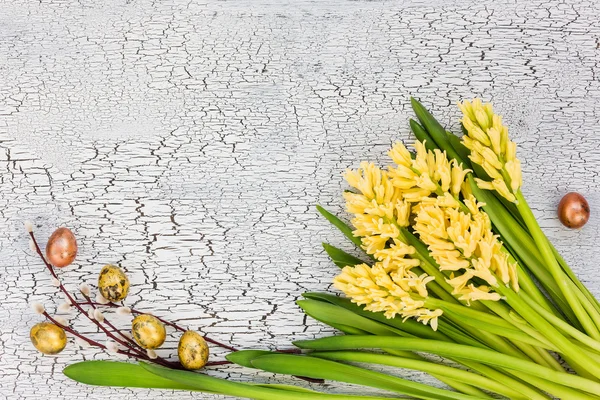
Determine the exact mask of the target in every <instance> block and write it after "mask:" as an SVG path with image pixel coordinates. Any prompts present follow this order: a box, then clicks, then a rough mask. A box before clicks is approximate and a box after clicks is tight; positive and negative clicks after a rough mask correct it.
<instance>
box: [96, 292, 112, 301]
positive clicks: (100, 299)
mask: <svg viewBox="0 0 600 400" xmlns="http://www.w3.org/2000/svg"><path fill="white" fill-rule="evenodd" d="M96 303H99V304H108V303H110V301H108V300H106V298H105V297H104V296H102V294H101V293H100V292H98V293H96Z"/></svg>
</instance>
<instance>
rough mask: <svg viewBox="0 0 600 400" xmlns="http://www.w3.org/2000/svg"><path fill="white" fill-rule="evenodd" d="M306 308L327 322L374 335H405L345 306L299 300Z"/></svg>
mask: <svg viewBox="0 0 600 400" xmlns="http://www.w3.org/2000/svg"><path fill="white" fill-rule="evenodd" d="M296 304H298V305H299V306H300V308H302V310H304V312H305V313H307V314H309V315H310V316H312V317H313V318H315V319H317V320H319V321H321V322H325V323H327V324H329V323H333V324H342V325H349V326H353V327H355V328H358V329H361V330H363V331H367V332H369V333H371V334H374V335H382V336H389V335H398V336H405V334H404V332H403V331H401V330H399V329H395V328H392V327H391V326H388V325H384V324H381V323H379V322H376V321H373V320H370V319H368V318H365V317H361V316H360V315H357V314H355V313H353V312H352V311H349V310H346V309H345V308H342V307H339V306H336V305H333V304H330V303H325V302H323V301H317V300H298V301H297V302H296Z"/></svg>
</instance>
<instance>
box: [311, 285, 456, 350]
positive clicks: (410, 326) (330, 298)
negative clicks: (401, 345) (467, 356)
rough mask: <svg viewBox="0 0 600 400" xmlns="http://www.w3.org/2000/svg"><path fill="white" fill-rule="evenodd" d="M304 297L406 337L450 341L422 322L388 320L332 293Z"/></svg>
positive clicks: (399, 319)
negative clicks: (412, 336) (386, 326)
mask: <svg viewBox="0 0 600 400" xmlns="http://www.w3.org/2000/svg"><path fill="white" fill-rule="evenodd" d="M302 296H303V297H305V298H307V299H313V300H319V301H325V302H328V303H331V304H335V305H337V306H340V307H342V308H345V309H346V310H349V311H352V312H353V313H355V314H357V315H360V316H362V317H365V318H368V319H371V320H374V321H377V322H380V323H382V324H384V325H388V326H390V327H392V328H395V329H398V330H400V331H402V332H405V336H406V335H407V334H410V335H414V336H418V337H424V338H430V339H438V340H447V341H450V339H449V338H448V337H446V336H445V335H444V334H442V333H441V332H439V331H434V330H433V329H431V327H429V326H425V325H423V324H421V323H420V322H417V321H415V320H414V319H407V320H406V321H402V319H401V318H386V317H385V315H383V313H382V312H372V311H366V310H365V309H364V308H363V307H362V306H359V305H356V304H354V303H352V302H351V301H350V300H349V299H347V298H345V297H339V296H335V295H332V294H330V293H317V292H307V293H303V294H302ZM440 328H441V324H440Z"/></svg>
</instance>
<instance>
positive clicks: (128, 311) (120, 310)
mask: <svg viewBox="0 0 600 400" xmlns="http://www.w3.org/2000/svg"><path fill="white" fill-rule="evenodd" d="M116 312H117V314H118V315H123V316H124V315H131V308H129V307H119V308H117V311H116Z"/></svg>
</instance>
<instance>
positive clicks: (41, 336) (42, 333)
mask: <svg viewBox="0 0 600 400" xmlns="http://www.w3.org/2000/svg"><path fill="white" fill-rule="evenodd" d="M29 338H30V339H31V343H33V345H34V346H35V348H36V349H38V350H39V351H40V352H42V353H44V354H58V353H60V352H61V351H63V349H64V348H65V346H66V345H67V335H66V334H65V331H64V330H63V329H62V328H61V327H59V326H58V325H55V324H52V323H50V322H40V323H39V324H35V325H34V326H33V327H32V328H31V331H30V332H29Z"/></svg>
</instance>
